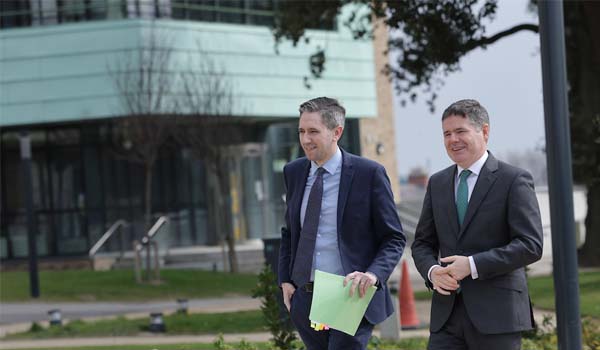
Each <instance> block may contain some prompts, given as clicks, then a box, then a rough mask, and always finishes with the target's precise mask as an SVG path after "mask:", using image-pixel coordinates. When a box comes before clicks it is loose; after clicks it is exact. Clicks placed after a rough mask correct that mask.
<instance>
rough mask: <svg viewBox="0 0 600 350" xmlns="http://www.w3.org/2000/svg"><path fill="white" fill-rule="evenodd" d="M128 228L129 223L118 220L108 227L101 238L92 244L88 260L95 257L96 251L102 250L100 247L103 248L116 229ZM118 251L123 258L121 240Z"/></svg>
mask: <svg viewBox="0 0 600 350" xmlns="http://www.w3.org/2000/svg"><path fill="white" fill-rule="evenodd" d="M127 226H129V223H128V222H127V221H125V220H123V219H119V220H117V221H115V223H114V224H112V225H111V226H110V228H109V229H108V230H107V231H106V232H105V233H104V234H103V235H102V237H100V239H99V240H98V241H97V242H96V243H95V244H94V246H93V247H92V249H90V251H89V253H88V256H89V257H90V258H93V257H94V255H96V253H97V252H98V250H100V248H102V246H104V244H105V243H106V242H107V241H108V239H109V238H110V237H112V235H113V234H114V233H115V232H116V231H117V229H119V228H121V227H127ZM119 251H120V253H121V256H123V253H124V251H123V244H122V240H121V244H119Z"/></svg>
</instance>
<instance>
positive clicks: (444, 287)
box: [430, 255, 471, 295]
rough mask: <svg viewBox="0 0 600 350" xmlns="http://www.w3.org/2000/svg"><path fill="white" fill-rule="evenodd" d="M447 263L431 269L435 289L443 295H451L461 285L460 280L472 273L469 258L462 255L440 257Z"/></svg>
mask: <svg viewBox="0 0 600 350" xmlns="http://www.w3.org/2000/svg"><path fill="white" fill-rule="evenodd" d="M440 261H441V262H443V263H447V264H448V265H446V266H445V267H442V266H436V267H434V268H433V269H432V270H431V275H430V279H431V283H433V289H434V290H435V291H437V292H438V293H440V294H442V295H450V293H451V292H452V291H455V290H457V289H458V287H459V283H458V282H459V281H461V280H462V279H463V278H465V277H467V276H469V275H470V274H471V265H470V264H469V258H468V257H466V256H461V255H452V256H447V257H445V258H441V259H440Z"/></svg>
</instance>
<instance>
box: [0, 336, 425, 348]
mask: <svg viewBox="0 0 600 350" xmlns="http://www.w3.org/2000/svg"><path fill="white" fill-rule="evenodd" d="M215 339H216V338H215ZM224 345H225V346H221V347H219V346H216V345H215V344H214V343H195V344H169V345H152V346H149V345H116V346H82V347H69V348H65V347H61V348H60V350H149V349H152V350H219V349H236V350H251V349H252V350H269V349H273V347H272V346H271V345H270V344H269V343H264V342H260V343H255V342H252V343H248V342H246V344H241V343H240V342H237V343H235V342H233V343H224ZM426 347H427V339H426V338H408V339H402V340H399V341H397V342H396V341H395V342H391V341H382V342H379V343H378V345H377V346H375V345H374V344H373V343H372V344H369V347H368V349H369V350H373V349H379V350H392V349H393V350H424V349H425V348H426ZM297 348H298V349H300V348H301V343H300V342H298V343H297ZM3 349H4V348H3ZM54 349H56V348H54ZM5 350H11V349H5ZM21 350H39V349H21Z"/></svg>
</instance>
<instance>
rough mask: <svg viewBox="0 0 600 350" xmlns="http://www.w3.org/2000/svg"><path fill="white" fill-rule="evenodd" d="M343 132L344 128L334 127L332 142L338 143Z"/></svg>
mask: <svg viewBox="0 0 600 350" xmlns="http://www.w3.org/2000/svg"><path fill="white" fill-rule="evenodd" d="M343 132H344V128H343V127H341V126H339V125H338V126H336V127H335V128H334V129H333V141H335V142H338V141H339V140H340V139H341V138H342V133H343Z"/></svg>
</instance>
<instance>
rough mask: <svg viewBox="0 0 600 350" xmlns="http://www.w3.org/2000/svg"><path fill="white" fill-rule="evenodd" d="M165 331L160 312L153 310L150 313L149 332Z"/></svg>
mask: <svg viewBox="0 0 600 350" xmlns="http://www.w3.org/2000/svg"><path fill="white" fill-rule="evenodd" d="M165 331H166V328H165V323H164V322H163V314H162V312H155V313H151V314H150V332H152V333H164V332H165Z"/></svg>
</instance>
